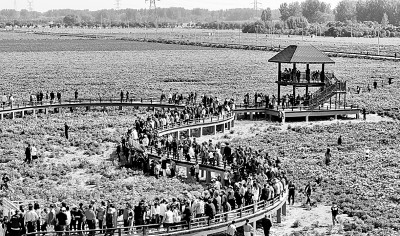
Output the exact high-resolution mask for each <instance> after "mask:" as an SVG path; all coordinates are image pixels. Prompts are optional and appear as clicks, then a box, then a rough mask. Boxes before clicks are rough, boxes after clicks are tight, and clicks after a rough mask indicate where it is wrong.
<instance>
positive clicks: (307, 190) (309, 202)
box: [304, 182, 312, 204]
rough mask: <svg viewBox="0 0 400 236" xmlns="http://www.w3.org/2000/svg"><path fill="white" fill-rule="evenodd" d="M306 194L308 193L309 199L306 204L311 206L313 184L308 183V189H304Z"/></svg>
mask: <svg viewBox="0 0 400 236" xmlns="http://www.w3.org/2000/svg"><path fill="white" fill-rule="evenodd" d="M304 192H305V193H306V197H307V201H306V204H311V199H310V197H311V192H312V189H311V182H308V184H307V185H306V188H305V189H304Z"/></svg>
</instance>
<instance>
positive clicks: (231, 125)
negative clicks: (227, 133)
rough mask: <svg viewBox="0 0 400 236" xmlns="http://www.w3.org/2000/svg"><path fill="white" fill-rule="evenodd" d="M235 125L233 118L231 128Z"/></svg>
mask: <svg viewBox="0 0 400 236" xmlns="http://www.w3.org/2000/svg"><path fill="white" fill-rule="evenodd" d="M233 127H235V121H234V120H232V124H231V128H233Z"/></svg>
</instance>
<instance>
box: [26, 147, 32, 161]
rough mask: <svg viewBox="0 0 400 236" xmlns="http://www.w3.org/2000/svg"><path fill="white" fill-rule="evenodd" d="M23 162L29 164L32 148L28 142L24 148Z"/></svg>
mask: <svg viewBox="0 0 400 236" xmlns="http://www.w3.org/2000/svg"><path fill="white" fill-rule="evenodd" d="M25 162H26V163H28V164H31V162H32V150H31V144H29V143H28V146H27V147H26V148H25Z"/></svg>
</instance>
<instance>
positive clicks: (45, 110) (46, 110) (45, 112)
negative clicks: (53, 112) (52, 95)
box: [44, 108, 72, 115]
mask: <svg viewBox="0 0 400 236" xmlns="http://www.w3.org/2000/svg"><path fill="white" fill-rule="evenodd" d="M71 109H72V108H71ZM47 112H48V109H47V108H46V109H44V114H45V115H47Z"/></svg>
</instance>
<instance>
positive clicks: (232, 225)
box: [226, 221, 236, 236]
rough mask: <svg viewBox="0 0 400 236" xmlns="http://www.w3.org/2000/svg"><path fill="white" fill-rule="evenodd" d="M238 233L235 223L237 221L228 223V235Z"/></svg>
mask: <svg viewBox="0 0 400 236" xmlns="http://www.w3.org/2000/svg"><path fill="white" fill-rule="evenodd" d="M235 234H236V225H235V221H232V223H230V224H229V225H228V228H227V229H226V235H227V236H235Z"/></svg>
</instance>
